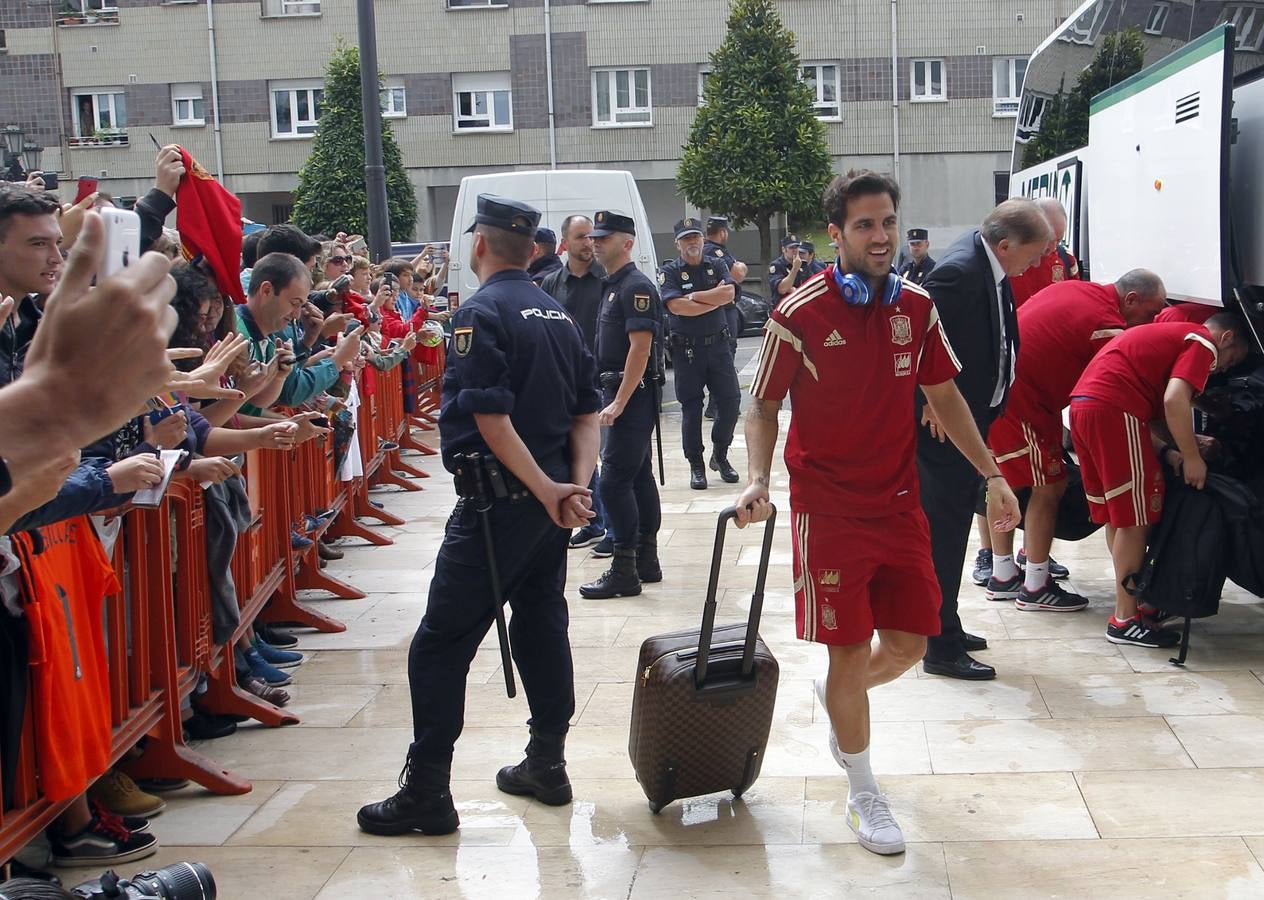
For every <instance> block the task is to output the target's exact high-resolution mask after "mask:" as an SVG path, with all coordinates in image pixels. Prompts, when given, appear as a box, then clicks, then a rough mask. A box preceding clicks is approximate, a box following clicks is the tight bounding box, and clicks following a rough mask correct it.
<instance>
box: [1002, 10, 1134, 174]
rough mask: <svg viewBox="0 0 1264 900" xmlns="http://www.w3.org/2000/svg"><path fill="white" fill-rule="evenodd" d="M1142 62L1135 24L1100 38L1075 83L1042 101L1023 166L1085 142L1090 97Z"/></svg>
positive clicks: (1129, 72)
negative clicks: (1033, 134) (1035, 133)
mask: <svg viewBox="0 0 1264 900" xmlns="http://www.w3.org/2000/svg"><path fill="white" fill-rule="evenodd" d="M1144 65H1145V41H1144V40H1143V39H1142V37H1141V32H1140V31H1138V30H1137V29H1135V28H1128V29H1126V30H1124V31H1115V32H1111V33H1110V34H1108V35H1106V36H1105V37H1104V38H1103V39H1102V45H1101V47H1099V48H1098V50H1097V54H1096V55H1095V56H1094V57H1093V61H1092V62H1091V63H1089V64H1088V66H1087V67H1086V68H1085V69H1084V70H1083V71H1082V72H1080V74H1079V77H1078V78H1076V80H1075V87H1074V88H1072V89H1071V91H1070V92H1069V93H1066V92H1064V91H1063V90H1062V88H1061V87H1059V90H1058V93H1057V94H1056V95H1054V97H1053V98H1052V99H1051V100H1049V102H1048V103H1046V104H1045V111H1044V114H1043V115H1042V116H1041V117H1040V133H1039V134H1037V135H1036V136H1035V137H1034V138H1032V139H1031V141H1030V142H1028V144H1027V147H1026V149H1025V150H1024V151H1023V166H1024V167H1028V166H1034V165H1036V164H1037V163H1042V162H1044V161H1045V160H1047V159H1053V158H1054V157H1056V156H1061V155H1062V154H1064V153H1070V152H1071V151H1072V150H1079V149H1080V148H1082V147H1087V146H1088V113H1089V104H1090V103H1092V101H1093V98H1094V97H1096V96H1097V95H1098V94H1100V93H1101V92H1102V91H1104V90H1106V89H1107V88H1110V87H1113V86H1114V85H1116V84H1119V82H1121V81H1123V80H1125V79H1127V78H1131V77H1132V76H1133V75H1136V74H1137V73H1138V72H1140V71H1141V69H1142V67H1143V66H1144Z"/></svg>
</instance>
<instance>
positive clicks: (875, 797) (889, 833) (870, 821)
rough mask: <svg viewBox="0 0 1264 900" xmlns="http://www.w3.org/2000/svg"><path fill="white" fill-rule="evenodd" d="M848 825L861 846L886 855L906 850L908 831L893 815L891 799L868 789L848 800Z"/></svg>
mask: <svg viewBox="0 0 1264 900" xmlns="http://www.w3.org/2000/svg"><path fill="white" fill-rule="evenodd" d="M847 825H848V827H849V828H851V830H852V831H854V832H855V833H856V839H857V840H858V841H860V846H862V847H864V848H865V849H866V850H870V851H872V852H874V853H878V854H880V855H882V856H894V855H895V854H897V853H903V852H904V832H903V831H901V830H900V826H899V824H897V823H896V821H895V816H893V815H891V801H889V800H888V799H887V798H886V797H885V796H884V795H883V794H870V793H868V792H867V791H866V792H863V793H860V794H857V795H856V796H855V797H852V798H851V799H849V800H848V801H847Z"/></svg>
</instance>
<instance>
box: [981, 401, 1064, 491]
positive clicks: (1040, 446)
mask: <svg viewBox="0 0 1264 900" xmlns="http://www.w3.org/2000/svg"><path fill="white" fill-rule="evenodd" d="M987 441H988V447H989V448H990V449H991V451H992V456H994V457H995V458H996V464H997V466H999V467H1000V470H1001V474H1002V475H1004V476H1005V480H1006V481H1007V482H1009V486H1010V487H1012V488H1025V487H1039V486H1041V485H1045V484H1057V483H1058V482H1059V481H1065V480H1066V466H1065V465H1064V464H1063V462H1062V421H1061V419H1059V418H1058V417H1057V416H1053V415H1025V416H1021V417H1020V416H1019V415H1018V413H1016V412H1014V411H1013V410H1009V411H1007V412H1006V413H1005V415H1003V416H1001V418H999V419H997V420H996V421H995V422H993V423H992V427H991V428H990V429H989V430H988V435H987Z"/></svg>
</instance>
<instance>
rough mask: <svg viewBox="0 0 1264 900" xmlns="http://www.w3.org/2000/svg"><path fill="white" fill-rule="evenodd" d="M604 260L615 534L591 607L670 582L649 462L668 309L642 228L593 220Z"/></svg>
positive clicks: (606, 401)
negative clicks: (638, 260) (640, 259)
mask: <svg viewBox="0 0 1264 900" xmlns="http://www.w3.org/2000/svg"><path fill="white" fill-rule="evenodd" d="M593 225H594V226H595V227H594V228H593V230H592V236H593V240H594V249H595V250H596V253H597V261H598V262H600V263H601V265H602V266H603V267H605V270H606V272H608V273H609V274H608V275H607V276H606V278H605V282H604V284H603V286H602V291H603V296H604V298H605V299H604V300H602V303H601V312H600V313H598V314H597V371H598V372H599V373H600V374H599V377H600V381H601V401H602V404H603V405H604V408H603V409H602V410H601V415H600V417H599V421H600V422H601V426H602V427H603V428H606V427H608V428H609V429H610V431H609V433H608V434H607V436H606V445H605V447H604V448H603V449H602V451H601V502H602V506H603V507H604V508H605V512H606V521H607V524H608V525H609V527H610V530H611V531H613V532H614V541H615V544H614V557H613V558H612V559H611V561H610V568H609V569H607V570H606V572H605V573H604V574H603V575H602V576H601V577H600V578H598V579H597V580H596V581H593V582H590V583H588V584H585V585H581V586H580V588H579V593H580V595H581V596H583V597H586V598H588V599H590V600H606V599H609V598H611V597H634V596H636V595H637V594H639V593H641V584H642V582H645V583H649V584H653V583H657V582H659V581H662V580H663V570H662V569H661V568H660V567H659V564H658V528H659V525H660V524H661V523H662V513H661V510H660V507H659V502H658V485H656V484H655V483H654V472H653V469H652V467H651V462H650V455H651V454H650V437H651V435H652V433H653V431H654V421H655V418H656V417H657V415H658V402H659V394H658V391H659V384H660V383H661V382H660V381H659V364H658V357H659V355H660V354H659V353H658V352H657V347H656V344H657V342H658V340H661V336H662V333H663V305H662V301H660V300H659V299H658V291H657V290H655V288H654V283H653V282H652V281H650V280H649V279H648V278H646V277H645V275H643V274H642V273H641V271H640V270H639V269H637V267H636V264H635V263H633V262H632V247H633V245H634V244H635V242H636V224H635V223H634V222H633V221H632V219H631V217H629V216H627V215H625V214H623V213H619V212H613V211H611V210H601V211H600V212H598V213H597V214H596V215H594V216H593Z"/></svg>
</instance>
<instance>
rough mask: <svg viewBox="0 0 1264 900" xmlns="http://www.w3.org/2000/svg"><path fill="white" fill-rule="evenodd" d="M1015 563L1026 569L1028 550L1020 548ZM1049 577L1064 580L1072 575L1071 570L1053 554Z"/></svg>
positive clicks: (1050, 561)
mask: <svg viewBox="0 0 1264 900" xmlns="http://www.w3.org/2000/svg"><path fill="white" fill-rule="evenodd" d="M1014 563H1015V564H1016V565H1017V566H1018V568H1019V569H1021V570H1023V571H1026V570H1027V551H1026V550H1019V551H1018V555H1017V556H1015V557H1014ZM1049 577H1050V578H1052V579H1053V580H1054V581H1064V580H1065V579H1067V578H1070V577H1071V570H1070V569H1068V568H1067V567H1066V566H1064V565H1062V563H1060V562H1058V561H1057V560H1056V559H1054V558H1053V557H1052V556H1051V557H1049Z"/></svg>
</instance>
